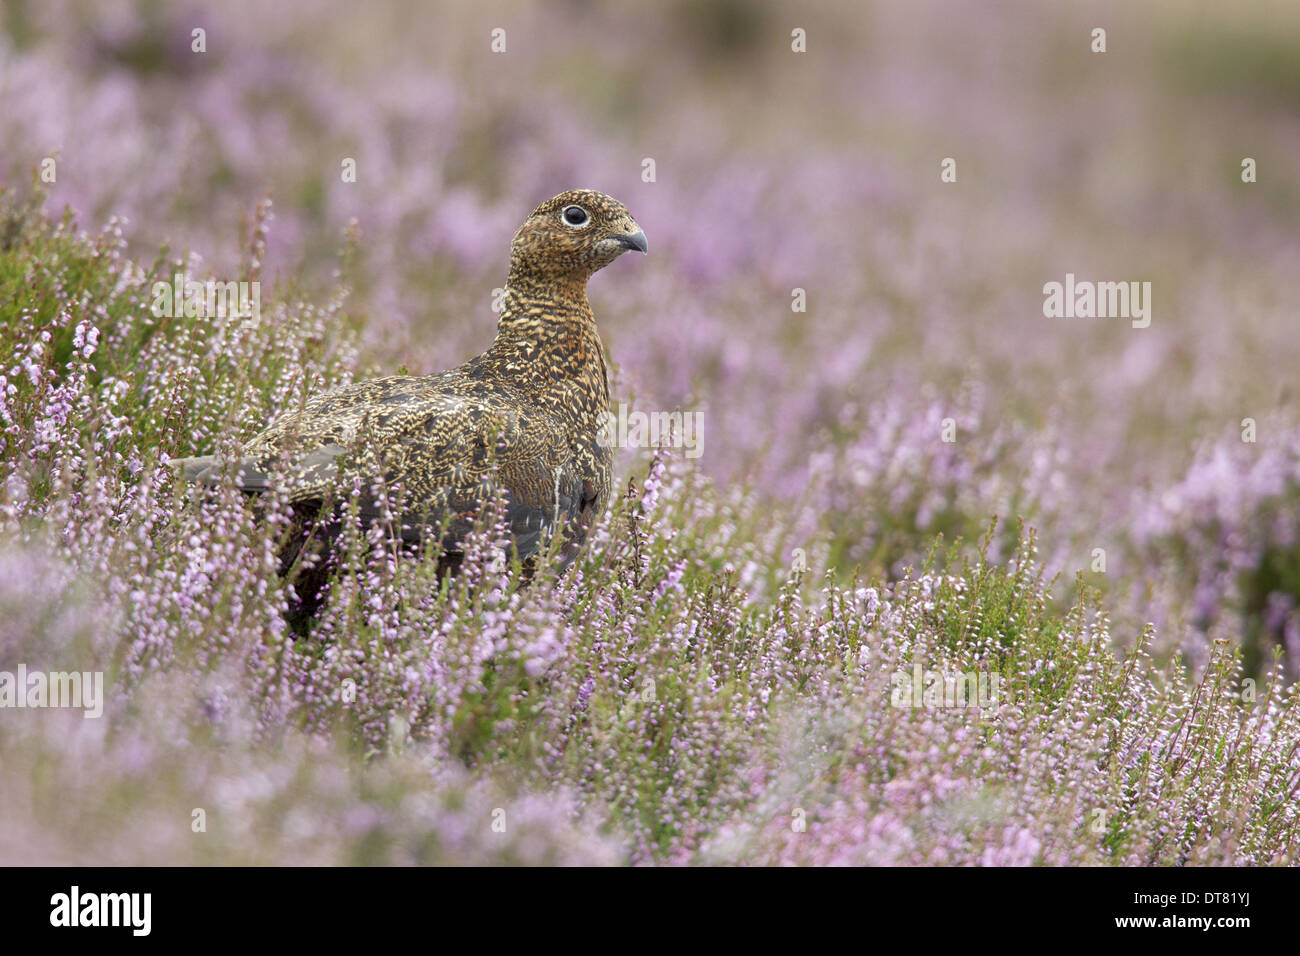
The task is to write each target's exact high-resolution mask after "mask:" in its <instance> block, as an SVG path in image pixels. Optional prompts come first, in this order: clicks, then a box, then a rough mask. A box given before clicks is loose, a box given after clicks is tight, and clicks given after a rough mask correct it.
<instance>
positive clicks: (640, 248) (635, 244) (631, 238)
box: [617, 229, 647, 252]
mask: <svg viewBox="0 0 1300 956" xmlns="http://www.w3.org/2000/svg"><path fill="white" fill-rule="evenodd" d="M617 238H618V241H619V242H621V243H622V244H623V245H624V247H625V248H628V249H635V250H636V251H637V252H645V251H646V249H647V246H646V241H645V233H644V232H642V231H641V230H640V229H638V230H637V231H636V232H634V233H631V234H630V235H626V236H618V237H617Z"/></svg>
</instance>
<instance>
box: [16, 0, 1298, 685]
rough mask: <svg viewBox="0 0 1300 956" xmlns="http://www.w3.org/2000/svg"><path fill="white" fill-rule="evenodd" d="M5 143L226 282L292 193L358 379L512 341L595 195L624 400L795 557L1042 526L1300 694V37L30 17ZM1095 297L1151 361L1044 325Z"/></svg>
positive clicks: (1177, 635)
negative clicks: (633, 249) (530, 287)
mask: <svg viewBox="0 0 1300 956" xmlns="http://www.w3.org/2000/svg"><path fill="white" fill-rule="evenodd" d="M1097 27H1101V28H1104V29H1105V31H1106V51H1105V52H1104V53H1095V52H1093V50H1092V46H1093V39H1092V31H1093V29H1094V28H1097ZM196 28H201V29H202V30H203V31H204V43H205V47H206V50H205V52H202V53H196V52H194V50H193V49H192V46H193V43H194V40H193V34H192V31H193V30H194V29H196ZM498 28H499V29H502V30H504V31H505V32H504V42H505V51H504V52H493V50H492V36H493V31H494V30H495V29H498ZM796 28H798V29H802V30H804V31H806V52H794V51H793V50H792V30H795V29H796ZM0 144H3V145H2V146H0V183H2V184H3V185H5V186H8V187H12V188H16V189H18V190H20V191H22V190H29V189H30V188H31V183H32V181H33V177H34V175H35V174H36V173H37V172H38V171H39V169H40V167H41V164H42V161H43V160H44V159H46V158H47V157H53V158H54V159H55V160H56V169H57V178H56V181H55V182H54V183H53V184H50V185H49V187H48V201H47V210H48V211H49V212H50V213H51V214H52V215H53V214H58V213H59V212H60V211H61V210H62V209H63V208H64V207H65V206H66V207H68V208H70V209H71V210H72V211H73V213H74V214H75V216H76V219H77V221H78V223H79V224H80V226H81V227H82V228H84V229H87V230H89V231H91V232H97V231H99V230H101V229H103V228H104V227H105V226H106V225H107V224H108V223H109V222H110V220H111V219H112V218H113V217H118V218H119V220H120V223H119V225H120V228H121V229H122V231H123V235H124V236H125V238H126V240H127V242H128V244H129V248H130V250H131V252H132V254H133V255H136V256H138V257H139V258H141V259H142V260H146V261H153V259H154V258H155V257H156V256H157V253H158V250H159V248H160V247H162V246H164V245H165V246H166V247H167V249H168V255H170V256H174V257H177V258H182V259H188V260H189V263H190V266H191V268H193V269H195V270H196V271H197V272H199V273H208V272H210V273H212V274H213V275H215V276H217V277H221V278H227V279H229V278H241V277H240V276H238V275H236V274H235V270H236V269H237V268H238V263H239V261H240V257H239V250H240V249H241V248H244V246H245V245H246V239H244V238H241V231H242V232H246V230H247V229H248V225H247V224H248V221H249V218H250V215H251V213H252V210H253V209H254V207H255V206H256V204H257V203H258V202H259V200H261V199H263V198H264V197H266V196H268V195H270V196H271V197H272V199H273V202H274V207H273V208H274V219H273V220H272V222H271V225H270V234H269V245H268V250H267V261H266V270H267V272H266V277H267V278H268V279H273V280H276V281H278V282H280V283H281V285H282V286H288V285H289V284H291V283H292V285H293V286H294V287H295V288H301V289H306V290H309V292H311V291H314V293H315V294H318V295H319V296H320V297H324V296H326V295H328V294H329V292H330V290H332V289H333V288H334V286H335V285H336V284H337V282H338V281H339V279H340V277H339V276H338V275H337V274H336V273H337V272H338V270H340V269H342V270H343V275H342V279H343V280H345V281H346V282H347V283H349V284H350V285H351V286H352V299H351V310H352V311H353V312H354V313H356V314H357V315H358V316H359V317H360V323H359V334H360V336H361V345H362V351H361V356H362V363H363V364H362V368H361V369H360V370H359V373H360V374H367V373H370V374H373V373H379V372H392V371H395V370H396V369H397V368H398V367H400V366H405V367H406V368H408V369H409V370H410V371H412V372H417V373H418V372H429V371H435V370H438V369H441V368H445V367H449V366H451V365H454V364H458V363H460V362H461V361H463V360H465V359H466V358H467V357H469V356H471V355H473V354H476V353H477V352H478V351H481V350H482V349H483V348H485V347H486V346H487V345H488V344H489V343H490V341H491V338H492V335H493V331H494V320H495V317H494V315H493V314H492V312H491V308H490V303H491V295H492V289H493V288H494V287H495V286H499V285H500V284H501V283H502V282H503V280H504V275H505V266H506V254H507V248H508V243H509V240H510V237H511V235H512V233H513V231H514V229H515V228H516V227H517V226H518V224H519V223H520V222H521V221H522V219H523V218H524V216H525V215H526V214H527V213H528V212H529V211H530V210H531V209H532V207H533V206H534V205H535V204H537V203H538V202H540V201H542V200H544V199H546V198H548V197H549V196H551V195H553V194H554V193H556V192H558V191H560V190H562V189H565V188H569V187H573V186H590V187H594V188H598V189H601V190H603V191H605V192H608V193H611V194H613V195H614V196H616V197H618V198H619V199H621V200H623V201H624V202H625V203H626V204H627V205H628V206H629V208H630V209H631V210H632V212H633V214H634V215H635V216H636V217H637V219H638V220H639V221H640V223H641V224H642V225H643V226H644V228H645V231H646V233H647V235H648V236H649V241H650V249H651V254H650V256H649V257H647V258H646V259H644V260H637V261H635V262H632V261H628V260H624V261H620V262H619V263H617V264H616V265H615V266H614V267H612V268H611V269H609V270H607V271H606V272H604V273H602V274H601V275H599V276H598V277H597V278H596V279H595V280H594V281H593V283H592V289H591V296H592V301H593V305H594V307H595V310H596V312H597V315H598V318H599V320H600V324H601V329H602V332H603V334H604V337H605V341H606V344H607V347H608V349H609V352H610V355H611V357H612V360H613V366H614V368H613V374H614V382H613V391H614V396H615V401H616V402H617V401H626V402H629V403H630V404H632V405H633V406H634V407H637V408H648V409H674V408H682V409H687V410H699V411H703V412H704V413H705V419H704V440H705V444H704V454H703V456H702V457H701V458H700V459H699V462H698V466H699V467H700V468H701V469H702V470H703V472H704V473H705V474H706V475H707V476H708V477H710V478H712V479H713V480H715V481H716V482H718V483H720V484H721V485H723V486H724V487H728V488H742V489H744V491H745V493H746V494H747V495H749V496H750V500H751V501H752V502H753V503H754V505H755V507H761V508H763V509H765V510H767V511H768V512H769V513H771V514H774V515H780V516H782V520H783V521H785V522H786V524H785V527H786V529H787V530H786V532H785V533H784V536H783V537H782V538H781V541H782V542H783V546H789V545H800V546H803V547H805V548H807V549H809V553H810V556H811V558H810V560H813V561H815V562H816V564H817V566H818V567H820V568H822V569H825V568H828V567H834V568H837V569H841V570H844V569H851V568H853V567H860V568H863V569H865V570H868V571H871V572H884V573H887V574H898V573H900V572H901V570H902V569H903V568H904V567H905V566H906V565H907V563H908V562H911V561H914V560H916V557H917V556H918V555H919V554H924V552H925V551H926V549H927V548H928V547H929V544H930V542H931V541H932V540H933V538H934V535H935V534H937V533H940V532H942V533H944V534H945V535H947V536H948V537H950V538H951V537H953V536H965V537H966V538H967V539H968V540H970V539H972V538H974V537H977V536H978V535H980V534H981V532H982V531H983V529H984V528H985V527H986V526H987V524H988V521H989V519H990V517H991V516H993V515H995V514H996V515H1000V516H1002V517H1003V518H1006V519H1011V518H1014V517H1015V516H1017V515H1022V516H1024V517H1025V518H1026V520H1027V521H1028V522H1029V523H1030V524H1032V525H1034V526H1035V527H1037V528H1038V529H1039V545H1040V549H1041V551H1042V557H1043V558H1044V560H1045V561H1046V562H1047V564H1048V566H1049V568H1051V569H1052V570H1054V571H1060V572H1064V573H1065V574H1066V575H1067V576H1070V575H1073V573H1074V572H1075V571H1078V570H1083V571H1084V572H1085V574H1086V575H1087V577H1088V580H1089V581H1090V582H1091V583H1092V584H1093V585H1095V586H1096V587H1099V588H1102V589H1104V590H1106V591H1107V592H1108V594H1109V595H1110V596H1111V600H1112V605H1113V606H1114V608H1115V613H1116V616H1117V617H1118V618H1119V619H1120V620H1121V621H1123V622H1128V623H1129V629H1128V630H1127V631H1126V632H1125V633H1126V634H1127V636H1128V637H1130V638H1131V637H1132V636H1133V634H1134V633H1135V629H1136V628H1137V627H1139V626H1140V624H1141V622H1143V621H1146V620H1151V621H1154V622H1155V623H1156V624H1157V626H1158V635H1159V637H1158V640H1159V641H1162V642H1164V644H1163V646H1164V647H1165V648H1166V649H1171V648H1172V647H1175V646H1176V647H1180V648H1181V649H1182V650H1183V651H1184V652H1185V653H1186V654H1187V655H1189V657H1190V658H1191V659H1192V660H1193V661H1194V662H1195V661H1197V660H1202V661H1203V660H1204V656H1205V650H1204V649H1205V647H1206V646H1207V642H1208V640H1209V639H1210V638H1212V637H1215V636H1225V637H1227V638H1229V639H1231V640H1233V641H1240V642H1244V643H1246V644H1247V645H1248V650H1249V653H1250V655H1251V656H1250V657H1249V658H1248V659H1249V662H1250V664H1251V666H1252V667H1253V668H1258V667H1259V666H1260V665H1261V664H1262V663H1264V662H1265V660H1266V657H1267V654H1268V653H1269V652H1270V651H1271V649H1272V648H1273V647H1286V648H1288V651H1289V657H1290V659H1291V660H1292V661H1294V660H1295V659H1297V658H1300V614H1297V611H1296V601H1297V597H1300V550H1298V548H1300V534H1297V531H1298V530H1300V518H1297V513H1296V508H1295V504H1296V496H1295V492H1294V489H1295V487H1296V482H1297V479H1298V478H1300V469H1298V468H1297V461H1300V455H1298V454H1297V445H1298V443H1297V436H1296V427H1295V413H1294V409H1295V399H1296V394H1295V388H1296V386H1295V382H1294V373H1295V369H1296V368H1297V367H1298V360H1300V338H1298V337H1297V336H1296V334H1295V328H1296V318H1297V317H1296V309H1295V303H1296V301H1297V295H1296V293H1297V288H1296V286H1297V276H1300V243H1297V237H1298V236H1300V162H1298V157H1300V6H1297V5H1296V4H1295V3H1284V2H1276V3H1272V2H1263V0H1249V2H1239V3H1236V4H1233V5H1231V7H1228V6H1226V5H1223V4H1215V3H1190V2H1188V3H1178V2H1148V3H1144V4H1140V5H1134V4H1124V3H1086V2H1080V3H1071V4H1062V5H1052V6H1051V8H1050V9H1049V8H1047V7H1045V6H1044V5H1043V4H1041V3H1033V2H1029V0H1024V2H1017V0H1009V2H1001V3H997V4H981V5H975V4H967V3H953V2H948V3H937V2H908V3H880V2H877V3H868V2H854V3H847V2H846V3H827V2H810V3H801V4H797V5H796V4H779V3H775V2H740V0H709V2H685V0H682V2H676V3H657V4H651V3H616V4H598V3H592V2H583V0H553V2H546V3H537V4H528V5H523V4H510V3H485V2H440V3H438V4H436V5H427V4H420V3H414V2H393V0H376V2H369V3H366V4H356V3H352V2H344V0H295V2H282V3H274V4H272V3H265V2H261V0H223V2H209V3H189V2H176V3H170V2H166V3H164V2H155V0H104V2H64V0H6V2H5V4H4V7H3V16H2V18H0ZM948 157H951V158H953V159H955V161H956V170H957V181H956V182H955V183H944V182H941V180H940V163H941V161H942V160H944V159H945V158H948ZM1245 157H1251V158H1253V159H1254V160H1255V161H1256V163H1257V168H1258V181H1257V182H1255V183H1253V184H1246V183H1243V182H1242V176H1241V172H1242V161H1243V159H1244V158H1245ZM347 158H351V159H355V161H356V170H357V174H356V181H355V182H344V181H343V177H342V176H341V175H340V172H341V164H342V163H343V161H344V160H345V159H347ZM647 160H652V161H653V169H654V176H653V181H646V177H644V176H643V170H645V169H646V161H647ZM354 220H355V223H356V236H357V239H356V243H355V256H354V257H353V259H352V260H350V261H347V262H346V264H344V259H343V258H341V256H340V249H341V248H343V247H344V245H345V234H346V233H347V231H348V229H349V223H351V222H352V221H354ZM1066 273H1074V274H1075V275H1076V276H1078V277H1079V278H1080V279H1094V280H1109V281H1129V280H1135V281H1149V282H1151V283H1152V320H1151V324H1150V327H1149V328H1146V329H1134V328H1132V327H1131V326H1130V325H1129V323H1128V322H1126V321H1124V320H1121V319H1073V320H1069V319H1048V318H1045V317H1044V315H1043V311H1042V305H1043V293H1042V287H1043V284H1044V283H1046V282H1050V281H1063V280H1064V278H1065V275H1066ZM795 289H803V290H805V293H806V301H807V311H806V312H795V311H792V307H791V304H792V295H793V290H795ZM1247 418H1249V419H1252V420H1254V422H1255V423H1256V426H1257V440H1256V442H1254V443H1247V442H1243V441H1242V438H1241V434H1242V429H1243V424H1242V423H1243V420H1244V419H1247ZM945 419H952V420H953V422H954V423H955V424H956V426H957V429H958V430H957V441H956V442H953V443H945V442H942V441H941V440H940V434H941V430H942V426H943V422H944V420H945ZM636 454H637V453H629V456H628V459H627V460H626V461H625V467H631V465H630V463H631V462H632V461H634V460H635V458H636ZM1012 531H1014V529H1012ZM1001 540H1002V539H999V541H1001ZM997 546H998V542H995V549H996V547H997ZM1097 549H1102V550H1103V551H1104V552H1105V558H1106V563H1105V565H1104V571H1099V570H1097V565H1096V560H1097V559H1096V554H1097ZM742 570H744V571H745V572H746V573H749V574H750V575H751V576H752V575H754V574H760V573H761V571H760V570H759V569H756V568H746V569H742ZM1120 630H1123V629H1122V628H1121V629H1120ZM1291 669H1292V672H1293V673H1294V665H1293V664H1292V665H1291Z"/></svg>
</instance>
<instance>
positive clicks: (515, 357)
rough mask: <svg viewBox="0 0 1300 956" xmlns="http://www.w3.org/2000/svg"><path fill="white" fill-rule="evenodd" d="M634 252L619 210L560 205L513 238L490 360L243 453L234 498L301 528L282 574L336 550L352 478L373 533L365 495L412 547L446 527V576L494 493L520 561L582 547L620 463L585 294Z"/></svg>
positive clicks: (196, 465) (273, 435)
mask: <svg viewBox="0 0 1300 956" xmlns="http://www.w3.org/2000/svg"><path fill="white" fill-rule="evenodd" d="M629 249H637V250H639V251H641V252H645V251H646V241H645V235H644V233H642V231H641V229H640V227H639V226H638V225H637V223H636V221H635V220H634V219H633V218H632V216H631V215H630V214H629V213H628V211H627V209H626V207H624V206H623V204H622V203H620V202H618V201H617V200H614V199H612V198H610V197H609V196H606V195H604V194H602V193H598V192H595V191H593V190H586V189H577V190H571V191H569V192H565V193H561V194H560V195H558V196H556V197H555V198H554V199H551V200H549V201H547V202H544V203H542V205H540V206H538V207H537V209H535V210H534V211H533V213H532V215H530V216H529V217H528V219H527V220H526V221H525V222H524V224H523V225H522V226H521V227H520V229H519V231H518V232H517V233H516V234H515V237H514V240H513V242H512V243H511V246H510V275H509V278H508V279H507V281H506V285H505V292H504V295H503V297H502V309H501V317H500V320H499V323H498V326H497V335H496V340H495V341H494V342H493V344H492V347H491V348H489V349H488V350H487V351H486V352H484V353H483V354H482V355H479V356H477V357H476V358H473V359H471V360H470V361H468V362H466V363H465V364H464V365H461V366H460V367H458V368H454V369H450V370H448V371H445V372H438V373H436V374H433V375H402V376H393V377H388V378H379V379H373V380H370V381H365V382H359V383H356V384H354V385H349V386H346V387H344V388H339V389H336V390H334V391H332V392H327V393H325V394H323V395H319V396H316V397H314V398H312V399H310V400H309V401H308V402H307V403H306V404H305V405H304V406H303V408H302V409H301V410H300V411H294V412H289V413H286V414H285V415H283V416H282V417H281V418H280V419H279V420H277V421H276V422H275V423H274V424H273V425H271V426H270V427H269V428H267V429H266V430H265V431H264V432H262V433H261V434H260V435H258V436H257V437H256V438H254V439H252V440H251V441H250V442H248V443H247V444H246V445H245V446H244V447H243V449H242V453H241V456H240V461H239V465H238V469H237V478H236V480H237V481H238V482H239V486H240V488H241V489H242V490H243V491H245V492H246V493H248V494H250V495H260V494H262V493H263V492H266V491H268V490H271V488H272V487H273V485H274V484H276V483H279V485H280V486H281V487H283V488H284V490H285V491H286V492H287V494H288V497H289V500H290V502H291V503H292V505H293V506H294V510H295V513H296V514H297V515H298V517H299V525H298V527H297V528H296V529H295V530H296V531H297V532H298V533H296V534H291V535H290V536H289V540H288V541H287V543H286V546H285V549H284V551H283V553H282V554H281V569H282V571H283V572H288V571H289V570H290V569H291V568H292V567H293V566H294V564H295V562H296V561H297V560H298V558H299V555H300V552H301V551H302V550H303V545H304V542H305V540H306V538H307V537H308V533H307V532H308V531H309V530H310V531H311V533H312V534H314V536H315V537H316V538H317V539H318V540H319V539H321V538H324V539H328V537H329V532H328V531H322V529H321V522H320V521H319V520H318V518H319V516H320V514H321V512H322V508H323V507H324V506H326V504H327V503H330V504H337V503H338V502H339V501H341V500H345V499H347V498H348V497H349V495H350V493H351V489H352V488H353V487H354V484H355V479H356V478H360V480H361V482H360V483H361V487H362V488H363V489H365V490H364V491H363V493H362V496H361V501H360V507H361V513H362V517H363V518H364V519H365V520H366V521H368V522H372V521H375V520H377V519H380V518H381V517H382V516H381V514H380V511H381V509H380V508H379V507H377V506H376V504H375V502H374V499H373V497H372V496H371V495H370V494H369V489H370V488H371V487H372V486H373V485H374V483H375V480H376V479H377V478H382V480H383V485H384V486H385V487H386V488H387V490H388V492H389V493H390V494H393V495H396V496H397V499H398V500H400V501H401V502H402V511H401V519H400V522H399V523H398V525H397V527H395V528H394V530H395V531H396V530H399V529H400V533H401V535H402V537H403V538H404V539H406V540H407V541H411V542H415V541H419V540H421V539H422V538H423V537H424V536H425V535H426V534H427V533H428V530H429V529H430V528H438V527H443V526H444V525H445V526H446V536H445V537H444V538H443V541H442V543H441V545H442V547H443V548H444V552H443V555H442V558H441V561H442V562H443V564H445V565H446V566H447V567H454V566H455V565H456V564H457V563H458V560H459V555H458V554H457V552H456V550H455V542H456V541H457V540H459V539H460V537H463V535H464V533H465V532H466V531H467V530H469V528H470V526H471V524H472V519H473V516H474V514H475V513H476V512H477V511H478V509H479V508H480V506H481V504H482V502H483V501H484V500H485V498H486V497H487V496H488V495H490V494H491V493H492V492H493V491H494V490H496V489H500V490H502V491H504V493H505V495H506V497H507V510H506V516H507V520H508V523H509V527H510V532H511V535H512V538H513V541H514V546H515V549H516V551H517V552H518V554H519V556H520V557H521V558H523V559H529V558H531V557H532V556H533V555H534V554H536V552H537V551H538V549H539V548H540V547H541V546H542V544H543V542H544V540H545V539H546V537H547V536H549V534H550V532H551V531H552V530H555V529H560V530H563V531H564V532H565V535H566V538H567V539H568V540H569V541H570V542H572V543H574V544H579V543H581V541H582V540H583V538H584V537H585V534H586V529H587V527H588V525H589V522H590V520H591V518H592V517H593V516H594V515H596V514H598V513H599V512H600V510H601V509H602V508H603V507H604V506H605V503H606V501H607V499H608V497H609V493H610V467H611V458H612V456H611V451H610V449H609V448H607V447H604V446H603V445H602V444H601V442H600V441H598V437H597V432H598V429H599V427H600V424H601V422H602V420H603V418H604V415H605V413H606V412H607V411H608V408H609V387H608V383H607V378H606V371H605V359H604V353H603V348H602V346H601V341H600V335H599V333H598V332H597V330H596V321H595V318H594V316H593V315H592V313H591V308H590V306H589V305H588V303H587V280H588V279H589V278H590V277H591V275H592V274H593V273H595V272H596V271H597V270H598V269H601V268H603V267H604V266H606V265H608V264H609V263H610V262H612V261H614V259H616V258H617V257H618V256H619V255H621V254H622V253H624V252H626V251H628V250H629ZM178 466H179V467H180V468H181V470H182V473H183V474H184V476H185V477H186V478H187V479H188V480H190V481H194V482H198V483H200V484H206V485H211V484H216V483H218V482H220V481H221V480H222V474H223V471H224V470H223V468H222V465H221V463H220V462H218V461H217V460H215V459H214V458H213V457H211V456H207V457H202V458H189V459H184V460H182V461H180V462H178ZM493 466H495V470H493ZM286 469H287V470H286ZM232 470H233V469H232ZM225 473H230V472H228V471H227V472H225ZM328 510H329V509H328V508H326V511H328ZM321 583H322V581H321V577H320V574H316V575H312V576H309V577H308V579H306V580H304V582H303V583H302V584H300V585H299V587H298V591H299V595H300V597H301V599H302V602H303V609H304V611H305V613H307V614H310V613H312V612H314V610H315V608H316V591H317V590H318V589H319V585H320V584H321Z"/></svg>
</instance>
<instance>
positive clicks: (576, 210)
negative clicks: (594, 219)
mask: <svg viewBox="0 0 1300 956" xmlns="http://www.w3.org/2000/svg"><path fill="white" fill-rule="evenodd" d="M563 216H564V224H565V225H566V226H585V225H586V224H587V221H588V220H589V219H591V217H590V216H589V215H587V210H585V209H583V208H582V207H581V206H565V207H564V212H563Z"/></svg>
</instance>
